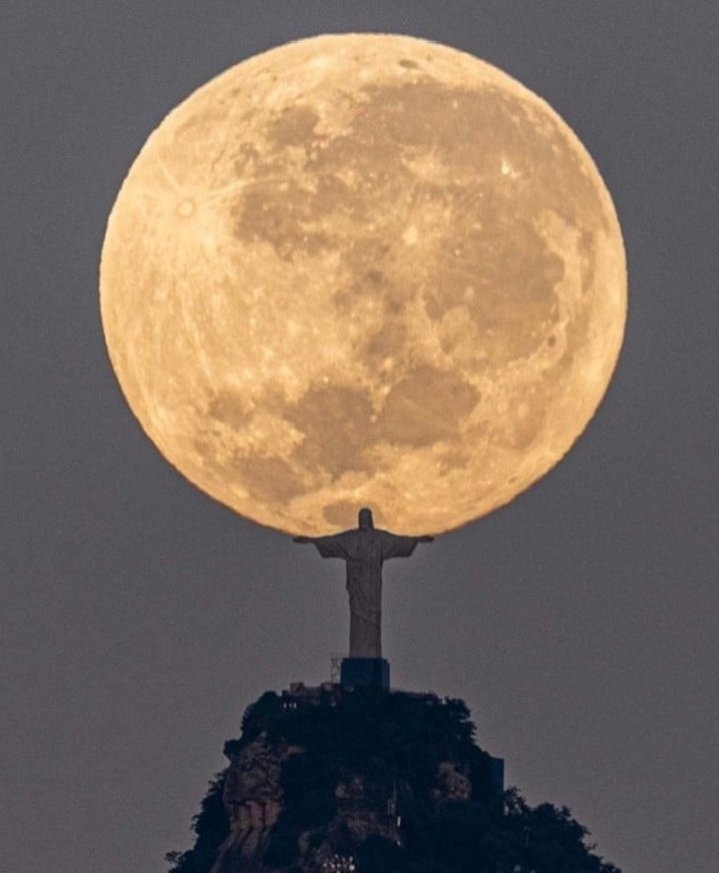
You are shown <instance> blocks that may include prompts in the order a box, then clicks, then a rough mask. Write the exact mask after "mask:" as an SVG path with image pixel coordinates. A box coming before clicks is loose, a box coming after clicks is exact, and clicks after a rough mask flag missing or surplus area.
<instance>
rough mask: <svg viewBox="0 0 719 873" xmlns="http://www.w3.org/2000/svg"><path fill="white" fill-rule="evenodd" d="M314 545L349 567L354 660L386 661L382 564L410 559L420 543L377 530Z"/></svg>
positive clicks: (350, 532) (362, 530)
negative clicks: (340, 559) (383, 629)
mask: <svg viewBox="0 0 719 873" xmlns="http://www.w3.org/2000/svg"><path fill="white" fill-rule="evenodd" d="M311 542H312V543H314V545H315V546H316V547H317V551H318V552H319V553H320V555H322V557H323V558H342V560H343V561H345V563H346V565H347V591H348V593H349V597H350V658H381V657H382V564H383V563H384V562H385V561H386V560H388V559H389V558H408V557H409V556H410V555H411V554H412V552H413V551H414V549H415V546H416V545H417V543H418V540H417V538H416V537H402V536H397V535H396V534H392V533H389V531H386V530H378V529H377V528H374V527H370V528H357V529H355V530H348V531H344V532H343V533H338V534H334V535H333V536H327V537H313V538H312V539H311Z"/></svg>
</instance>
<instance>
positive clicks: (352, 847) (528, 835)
mask: <svg viewBox="0 0 719 873" xmlns="http://www.w3.org/2000/svg"><path fill="white" fill-rule="evenodd" d="M474 734H475V727H474V725H473V724H472V722H471V721H470V717H469V710H468V709H467V707H466V705H465V704H464V703H463V702H462V701H461V700H451V699H447V698H445V699H441V698H439V697H437V696H436V695H434V694H411V693H407V692H399V691H392V692H389V691H382V690H377V689H357V690H354V691H348V690H346V689H342V688H341V687H340V686H339V685H334V684H332V683H325V684H324V685H322V686H320V687H319V688H307V687H305V686H304V685H302V684H299V683H298V684H295V685H293V686H291V688H290V690H289V691H285V692H283V693H282V694H281V695H277V694H275V693H274V692H266V693H265V694H263V695H262V696H261V697H260V698H259V700H257V702H256V703H254V704H252V705H251V706H249V707H248V709H247V711H246V713H245V716H244V718H243V722H242V735H241V737H240V738H239V739H236V740H228V741H227V742H226V743H225V748H224V752H225V755H226V756H227V758H228V759H229V762H230V763H229V766H228V767H227V768H226V769H225V770H224V771H223V772H221V773H219V774H218V775H217V776H216V777H215V779H214V780H213V781H212V782H211V783H210V789H209V792H208V794H207V796H206V797H205V799H204V800H203V802H202V806H201V810H200V812H199V814H198V815H197V816H196V817H195V819H194V823H193V829H194V832H195V834H196V840H195V845H194V847H193V848H192V849H190V850H188V851H186V852H183V853H181V852H171V853H169V854H168V855H167V860H168V861H169V862H171V864H172V867H171V870H170V871H169V873H354V871H357V873H621V871H619V870H618V869H617V868H616V867H614V866H613V865H612V864H608V863H606V862H604V861H602V859H601V858H600V857H598V856H597V855H595V854H594V853H593V851H592V850H593V846H592V845H588V844H587V842H586V837H587V835H588V832H587V830H586V828H584V827H583V826H582V825H580V824H579V823H578V822H576V821H575V820H574V819H573V818H572V817H571V814H570V812H569V810H568V809H567V808H566V807H562V808H556V807H554V806H552V805H551V804H542V805H540V806H537V807H534V808H532V807H530V806H529V805H528V804H527V803H526V802H525V801H524V799H523V798H522V797H521V796H520V794H519V793H518V792H517V791H516V789H512V790H509V791H504V789H503V784H502V780H503V762H502V761H500V760H499V759H496V758H493V757H492V756H490V755H489V754H488V753H487V752H485V751H483V750H482V749H480V748H479V746H478V745H477V744H476V743H475V741H474Z"/></svg>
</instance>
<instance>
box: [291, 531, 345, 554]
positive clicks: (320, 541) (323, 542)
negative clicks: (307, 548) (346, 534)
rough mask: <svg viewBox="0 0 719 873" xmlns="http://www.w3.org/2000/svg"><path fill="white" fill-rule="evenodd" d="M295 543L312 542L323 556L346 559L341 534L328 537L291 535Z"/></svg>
mask: <svg viewBox="0 0 719 873" xmlns="http://www.w3.org/2000/svg"><path fill="white" fill-rule="evenodd" d="M293 541H294V542H296V543H312V545H313V546H314V547H315V548H316V549H317V551H318V552H319V553H320V555H322V557H323V558H344V559H345V560H347V558H348V557H349V554H348V552H347V549H346V548H345V543H344V542H343V535H342V534H335V535H334V536H328V537H304V536H299V537H293Z"/></svg>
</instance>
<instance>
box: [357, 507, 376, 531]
mask: <svg viewBox="0 0 719 873" xmlns="http://www.w3.org/2000/svg"><path fill="white" fill-rule="evenodd" d="M371 527H374V522H373V521H372V510H371V509H367V508H366V507H365V508H364V509H360V511H359V528H360V530H367V529H368V528H371Z"/></svg>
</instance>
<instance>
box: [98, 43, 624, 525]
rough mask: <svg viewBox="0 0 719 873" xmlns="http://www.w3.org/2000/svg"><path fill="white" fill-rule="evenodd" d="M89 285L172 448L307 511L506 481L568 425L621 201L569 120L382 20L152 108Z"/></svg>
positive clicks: (432, 521) (496, 496)
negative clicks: (164, 108) (381, 31)
mask: <svg viewBox="0 0 719 873" xmlns="http://www.w3.org/2000/svg"><path fill="white" fill-rule="evenodd" d="M100 287H101V311H102V320H103V327H104V331H105V336H106V341H107V346H108V350H109V354H110V358H111V361H112V365H113V367H114V370H115V372H116V374H117V377H118V380H119V382H120V385H121V387H122V389H123V392H124V394H125V397H126V398H127V401H128V403H129V405H130V407H131V408H132V410H133V412H134V413H135V415H136V416H137V418H138V419H139V421H140V424H141V425H142V427H143V428H144V430H145V431H146V433H147V434H148V436H149V437H150V438H151V439H152V440H153V442H154V443H155V444H156V446H157V447H158V448H159V450H160V452H161V453H162V454H163V455H164V457H165V458H166V459H167V460H168V461H170V462H171V463H172V464H173V465H174V466H175V467H176V468H177V469H178V470H179V471H180V472H181V473H182V474H183V475H184V476H186V477H187V478H188V479H189V480H190V481H191V482H193V483H194V484H195V485H197V486H198V487H199V488H201V489H202V490H203V491H204V492H206V493H207V494H209V495H211V496H212V497H214V498H216V499H217V500H219V501H221V502H222V503H224V504H226V505H227V506H229V507H231V508H232V509H234V510H236V511H237V512H238V513H240V514H241V515H242V516H245V517H246V518H249V519H253V520H254V521H256V522H259V523H260V524H263V525H268V526H271V527H274V528H278V529H280V530H283V531H288V532H292V533H300V534H308V535H316V534H323V533H327V532H328V531H332V530H335V529H337V528H340V527H348V526H354V524H355V520H356V513H357V509H358V508H359V507H360V506H370V507H372V509H373V510H374V513H375V520H376V522H377V523H378V525H381V526H382V527H386V528H390V529H391V530H393V531H396V532H397V533H406V534H420V533H438V532H441V531H446V530H450V529H452V528H456V527H458V526H461V525H463V524H466V523H467V522H469V521H471V520H473V519H476V518H479V517H480V516H483V515H485V514H486V513H488V512H490V511H492V510H493V509H495V508H497V507H499V506H501V505H503V504H505V503H507V502H508V501H510V500H511V499H512V498H513V497H515V496H516V495H517V494H519V493H520V492H521V491H523V490H524V489H526V488H527V487H528V486H529V485H531V484H532V483H533V482H534V481H535V480H537V479H538V478H539V477H541V476H542V475H544V474H545V473H546V472H547V471H548V470H549V469H550V468H551V467H552V466H554V465H555V464H556V463H557V462H558V461H559V460H560V459H561V458H562V457H563V455H564V454H565V453H566V452H567V451H568V450H569V448H570V447H571V446H572V444H573V443H574V441H575V440H576V439H577V437H578V436H579V435H580V434H581V432H582V431H583V430H584V428H585V427H586V425H587V423H588V421H589V420H590V419H591V417H592V415H593V414H594V412H595V410H596V408H597V406H598V404H599V403H600V401H601V398H602V396H603V395H604V392H605V391H606V388H607V385H608V383H609V380H610V378H611V374H612V371H613V369H614V366H615V364H616V360H617V357H618V354H619V350H620V347H621V342H622V336H623V331H624V322H625V317H626V268H625V257H624V248H623V244H622V238H621V232H620V228H619V223H618V221H617V217H616V214H615V210H614V207H613V204H612V201H611V198H610V196H609V194H608V192H607V189H606V187H605V185H604V183H603V181H602V179H601V177H600V175H599V173H598V171H597V169H596V167H595V165H594V163H593V161H592V159H591V158H590V156H589V155H588V153H587V152H586V150H585V149H584V147H583V146H582V144H581V143H580V142H579V140H578V139H577V137H576V136H575V134H574V133H573V132H572V131H571V129H570V128H569V127H568V126H567V124H566V123H565V122H564V121H562V119H561V118H560V117H559V116H558V115H557V113H556V112H554V110H552V109H551V108H550V107H549V106H548V105H547V103H545V102H544V101H543V100H541V99H540V98H539V97H537V96H536V95H535V94H533V93H532V92H531V91H529V90H528V89H526V88H525V87H523V86H522V85H521V84H519V83H518V82H517V81H516V80H514V79H512V78H511V77H509V76H508V75H506V74H505V73H503V72H501V71H500V70H498V69H497V68H495V67H493V66H491V65H489V64H487V63H484V62H483V61H480V60H478V59H477V58H474V57H472V56H470V55H468V54H465V53H462V52H459V51H457V50H455V49H451V48H448V47H446V46H442V45H438V44H436V43H431V42H427V41H424V40H420V39H415V38H410V37H404V36H393V35H377V34H347V35H335V36H322V37H314V38H311V39H306V40H301V41H299V42H294V43H290V44H288V45H284V46H281V47H279V48H275V49H273V50H271V51H268V52H265V53H263V54H261V55H258V56H255V57H253V58H250V59H249V60H247V61H244V62H243V63H240V64H238V65H237V66H234V67H232V68H231V69H229V70H227V71H226V72H224V73H222V74H221V75H219V76H218V77H217V78H215V79H213V80H212V81H211V82H209V83H208V84H206V85H204V86H203V87H201V88H200V89H199V90H197V91H195V92H194V93H193V94H192V95H190V96H189V97H188V98H187V99H186V100H185V101H184V102H183V103H181V104H180V105H179V106H178V107H177V108H175V109H174V110H173V111H172V112H170V114H169V115H168V116H167V117H166V118H165V119H164V120H163V121H162V123H161V124H160V125H159V127H158V128H157V129H156V130H155V131H154V132H153V133H152V135H151V136H150V137H149V139H148V140H147V142H146V144H145V145H144V147H143V148H142V150H141V152H140V154H139V156H138V157H137V159H136V160H135V162H134V163H133V165H132V167H131V169H130V171H129V173H128V175H127V178H126V179H125V181H124V183H123V185H122V188H121V190H120V193H119V195H118V197H117V201H116V202H115V205H114V207H113V210H112V213H111V215H110V219H109V222H108V227H107V233H106V237H105V242H104V246H103V251H102V261H101V270H100Z"/></svg>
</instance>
